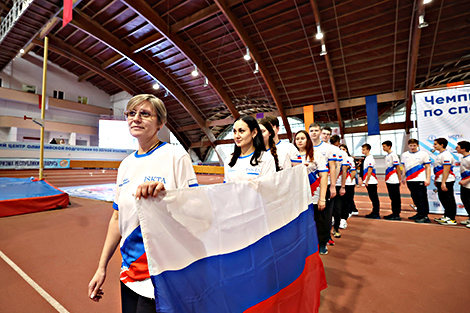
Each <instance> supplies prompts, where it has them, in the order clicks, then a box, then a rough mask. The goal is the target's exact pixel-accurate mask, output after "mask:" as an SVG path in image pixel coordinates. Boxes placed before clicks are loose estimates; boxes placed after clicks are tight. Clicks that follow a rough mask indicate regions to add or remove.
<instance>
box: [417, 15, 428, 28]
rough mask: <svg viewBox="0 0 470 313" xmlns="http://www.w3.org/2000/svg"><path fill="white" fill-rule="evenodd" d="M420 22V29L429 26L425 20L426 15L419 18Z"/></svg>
mask: <svg viewBox="0 0 470 313" xmlns="http://www.w3.org/2000/svg"><path fill="white" fill-rule="evenodd" d="M418 21H419V24H418V28H425V27H428V26H429V24H428V23H426V21H425V20H424V14H423V15H420V16H419V19H418Z"/></svg>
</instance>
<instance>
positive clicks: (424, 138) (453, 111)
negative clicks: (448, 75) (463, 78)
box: [413, 85, 470, 215]
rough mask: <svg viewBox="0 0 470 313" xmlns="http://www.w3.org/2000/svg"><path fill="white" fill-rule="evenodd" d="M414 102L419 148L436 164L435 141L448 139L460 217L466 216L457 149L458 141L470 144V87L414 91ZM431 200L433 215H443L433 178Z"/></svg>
mask: <svg viewBox="0 0 470 313" xmlns="http://www.w3.org/2000/svg"><path fill="white" fill-rule="evenodd" d="M413 100H414V103H415V105H416V114H417V119H418V139H419V145H420V148H421V149H422V150H423V151H426V152H428V153H429V156H430V157H431V160H432V161H433V162H434V161H435V159H436V156H437V155H438V152H437V151H434V148H433V144H434V139H436V138H445V139H447V140H448V142H449V144H448V145H447V150H449V151H450V152H451V153H452V155H453V157H454V159H455V164H454V173H455V177H456V182H455V184H454V191H455V200H456V202H457V214H459V215H466V214H467V213H466V211H465V209H464V207H463V204H462V201H461V200H460V185H459V183H458V182H459V181H460V160H461V158H462V156H461V155H460V154H457V152H456V150H455V147H456V146H457V143H458V142H459V141H462V140H466V141H470V85H463V86H456V87H451V88H442V89H433V90H418V91H413ZM428 200H429V209H430V211H431V212H433V213H444V208H443V207H442V205H441V203H440V202H439V199H438V197H437V189H436V187H435V185H434V175H433V177H432V180H431V185H430V186H429V187H428Z"/></svg>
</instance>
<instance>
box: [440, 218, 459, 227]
mask: <svg viewBox="0 0 470 313" xmlns="http://www.w3.org/2000/svg"><path fill="white" fill-rule="evenodd" d="M438 223H439V224H441V225H457V221H456V220H451V219H450V218H449V219H448V220H447V221H442V222H438Z"/></svg>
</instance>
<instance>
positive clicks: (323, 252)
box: [318, 245, 328, 255]
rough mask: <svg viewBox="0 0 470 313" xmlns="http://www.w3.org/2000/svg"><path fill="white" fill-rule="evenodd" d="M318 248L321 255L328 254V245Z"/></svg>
mask: <svg viewBox="0 0 470 313" xmlns="http://www.w3.org/2000/svg"><path fill="white" fill-rule="evenodd" d="M318 248H319V249H318V250H319V252H320V254H321V255H325V254H328V248H327V247H326V245H320V246H319V247H318Z"/></svg>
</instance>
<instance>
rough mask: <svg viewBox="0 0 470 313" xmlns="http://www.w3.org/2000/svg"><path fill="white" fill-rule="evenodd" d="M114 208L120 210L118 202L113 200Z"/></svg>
mask: <svg viewBox="0 0 470 313" xmlns="http://www.w3.org/2000/svg"><path fill="white" fill-rule="evenodd" d="M113 209H115V210H116V211H119V206H118V205H117V203H116V202H113Z"/></svg>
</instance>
